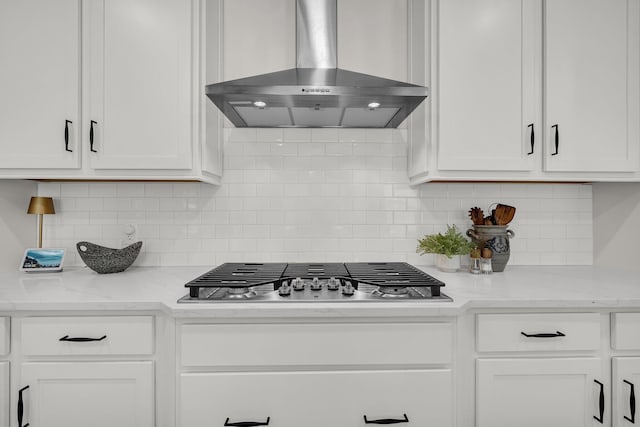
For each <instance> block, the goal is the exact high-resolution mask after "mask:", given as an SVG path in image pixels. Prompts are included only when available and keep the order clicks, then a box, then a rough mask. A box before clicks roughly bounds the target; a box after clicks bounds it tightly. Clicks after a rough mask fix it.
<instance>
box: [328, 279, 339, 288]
mask: <svg viewBox="0 0 640 427" xmlns="http://www.w3.org/2000/svg"><path fill="white" fill-rule="evenodd" d="M339 287H340V280H338V279H336V278H335V277H331V278H330V279H329V281H328V282H327V289H329V290H330V291H337V290H338V288H339Z"/></svg>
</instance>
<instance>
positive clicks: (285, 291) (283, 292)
mask: <svg viewBox="0 0 640 427" xmlns="http://www.w3.org/2000/svg"><path fill="white" fill-rule="evenodd" d="M278 294H279V295H280V296H281V297H287V296H289V295H291V286H289V284H288V283H287V282H284V283H283V284H282V285H281V286H280V289H278Z"/></svg>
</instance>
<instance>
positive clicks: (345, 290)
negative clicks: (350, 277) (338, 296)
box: [342, 282, 355, 297]
mask: <svg viewBox="0 0 640 427" xmlns="http://www.w3.org/2000/svg"><path fill="white" fill-rule="evenodd" d="M354 291H355V289H354V288H353V285H352V284H351V282H347V284H346V285H344V287H343V288H342V295H346V296H348V297H350V296H351V295H353V293H354Z"/></svg>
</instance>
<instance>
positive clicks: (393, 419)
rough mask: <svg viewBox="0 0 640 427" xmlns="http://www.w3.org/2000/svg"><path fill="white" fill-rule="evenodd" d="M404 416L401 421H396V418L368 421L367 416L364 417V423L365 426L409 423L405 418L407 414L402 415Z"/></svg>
mask: <svg viewBox="0 0 640 427" xmlns="http://www.w3.org/2000/svg"><path fill="white" fill-rule="evenodd" d="M402 415H403V416H404V418H401V419H397V418H382V419H380V420H368V419H367V416H366V415H365V416H364V423H365V424H400V423H408V422H409V418H407V414H402Z"/></svg>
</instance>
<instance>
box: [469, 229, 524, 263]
mask: <svg viewBox="0 0 640 427" xmlns="http://www.w3.org/2000/svg"><path fill="white" fill-rule="evenodd" d="M507 227H508V225H474V226H473V228H470V229H469V230H467V236H468V237H471V239H472V240H473V241H474V243H476V244H477V245H478V247H480V248H489V249H491V267H492V269H493V271H497V272H500V271H504V269H505V267H506V266H507V262H508V261H509V256H510V255H511V250H510V248H509V239H511V238H513V237H514V236H515V235H516V234H515V233H514V232H513V230H507Z"/></svg>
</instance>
